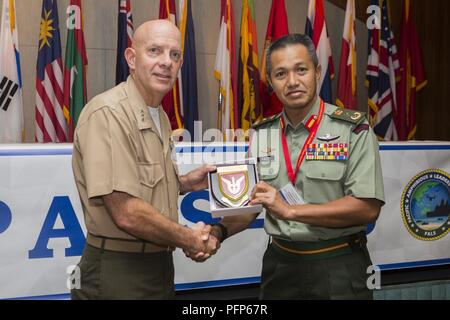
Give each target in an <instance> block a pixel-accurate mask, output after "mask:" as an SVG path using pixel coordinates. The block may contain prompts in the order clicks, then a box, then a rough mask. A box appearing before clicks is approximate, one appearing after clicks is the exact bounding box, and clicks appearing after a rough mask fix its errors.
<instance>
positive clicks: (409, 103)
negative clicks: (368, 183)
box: [395, 0, 427, 140]
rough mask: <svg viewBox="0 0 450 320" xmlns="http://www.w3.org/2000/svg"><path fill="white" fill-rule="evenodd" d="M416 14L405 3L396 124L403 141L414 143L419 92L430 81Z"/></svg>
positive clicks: (407, 1) (409, 4) (405, 2)
mask: <svg viewBox="0 0 450 320" xmlns="http://www.w3.org/2000/svg"><path fill="white" fill-rule="evenodd" d="M412 14H413V12H412V7H411V3H410V1H409V0H404V1H403V17H402V28H401V34H400V50H399V53H400V57H399V59H400V65H401V67H402V68H401V70H400V74H401V78H400V81H399V82H398V84H397V112H396V114H395V123H396V126H397V130H398V138H399V140H410V139H413V138H414V135H415V133H416V128H417V126H416V92H417V91H419V90H420V89H422V88H423V87H424V86H425V85H426V84H427V80H426V77H425V70H424V66H423V62H422V61H423V60H422V53H421V49H420V46H419V39H418V37H417V32H416V28H415V26H414V23H413V15H412Z"/></svg>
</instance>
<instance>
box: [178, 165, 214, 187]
mask: <svg viewBox="0 0 450 320" xmlns="http://www.w3.org/2000/svg"><path fill="white" fill-rule="evenodd" d="M215 170H216V167H215V166H212V165H204V166H202V167H200V168H197V169H195V170H192V171H190V172H188V173H187V174H185V175H184V176H181V177H180V184H181V192H182V193H185V192H190V191H198V190H202V189H207V188H208V172H213V171H215Z"/></svg>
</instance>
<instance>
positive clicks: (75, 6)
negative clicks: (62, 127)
mask: <svg viewBox="0 0 450 320" xmlns="http://www.w3.org/2000/svg"><path fill="white" fill-rule="evenodd" d="M66 13H67V23H66V25H67V43H66V56H65V61H64V108H63V110H64V116H65V117H66V119H67V123H68V124H69V141H73V131H74V129H75V127H76V125H77V122H78V117H79V116H80V113H81V110H82V109H83V107H84V105H85V104H86V100H87V98H86V66H87V64H88V61H87V56H86V46H85V43H84V34H83V11H82V8H81V0H70V4H69V6H68V7H67V10H66Z"/></svg>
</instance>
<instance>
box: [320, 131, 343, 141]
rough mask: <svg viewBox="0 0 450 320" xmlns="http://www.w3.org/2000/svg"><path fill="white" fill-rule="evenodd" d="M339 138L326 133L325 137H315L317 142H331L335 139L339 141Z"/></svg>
mask: <svg viewBox="0 0 450 320" xmlns="http://www.w3.org/2000/svg"><path fill="white" fill-rule="evenodd" d="M339 138H340V136H335V135H332V134H331V133H327V134H325V135H323V136H321V137H317V139H318V140H320V141H326V142H328V141H333V140H336V139H339Z"/></svg>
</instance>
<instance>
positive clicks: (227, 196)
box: [217, 166, 249, 207]
mask: <svg viewBox="0 0 450 320" xmlns="http://www.w3.org/2000/svg"><path fill="white" fill-rule="evenodd" d="M221 169H222V170H221ZM230 169H231V168H230V167H223V168H218V169H217V180H218V185H219V189H220V193H221V195H222V197H221V199H220V200H222V202H224V203H225V204H227V205H228V206H231V207H239V206H242V205H243V204H245V203H246V202H247V201H248V198H249V197H248V194H247V192H248V188H249V179H248V169H247V166H234V168H232V169H234V170H230ZM236 169H239V170H236Z"/></svg>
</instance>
